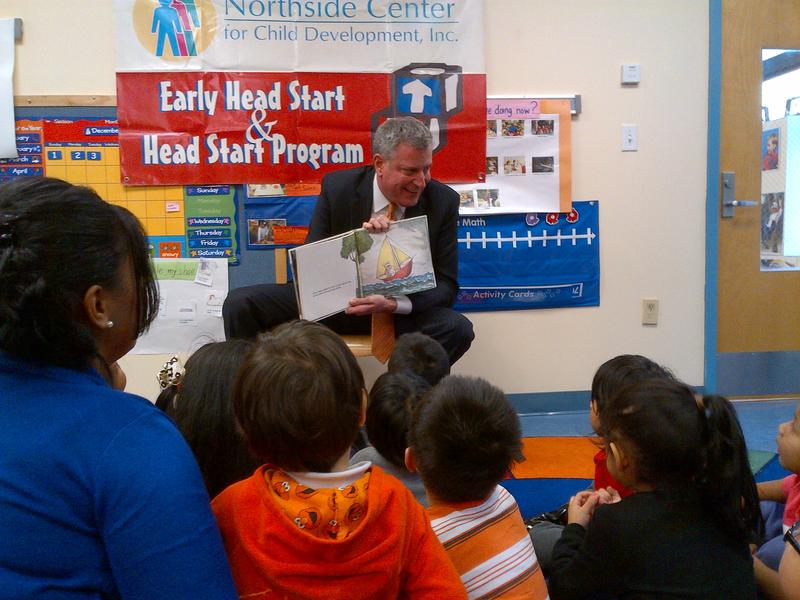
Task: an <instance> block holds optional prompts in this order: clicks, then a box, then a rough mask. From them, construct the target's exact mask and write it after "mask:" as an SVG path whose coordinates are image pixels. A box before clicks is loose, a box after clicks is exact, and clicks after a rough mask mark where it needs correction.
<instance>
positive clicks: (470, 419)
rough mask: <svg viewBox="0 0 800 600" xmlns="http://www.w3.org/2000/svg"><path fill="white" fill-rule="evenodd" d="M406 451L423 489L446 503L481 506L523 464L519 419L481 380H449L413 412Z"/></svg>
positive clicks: (500, 395) (496, 391)
mask: <svg viewBox="0 0 800 600" xmlns="http://www.w3.org/2000/svg"><path fill="white" fill-rule="evenodd" d="M409 445H410V446H411V448H412V450H413V453H414V461H415V463H416V467H417V470H418V471H419V473H420V475H421V477H422V481H423V483H424V484H425V488H426V489H427V490H428V491H429V492H430V493H431V494H432V495H433V496H435V497H436V498H437V499H439V500H442V501H445V502H475V501H482V500H485V499H486V498H487V497H488V496H489V494H490V493H491V491H492V490H493V489H494V487H495V486H496V485H497V483H498V482H499V481H500V480H501V479H503V477H504V476H505V475H506V473H507V472H508V469H509V468H510V467H511V466H512V464H513V463H514V462H519V461H522V460H524V457H523V455H522V440H521V430H520V424H519V417H518V416H517V413H516V412H515V411H514V409H513V408H512V407H511V405H510V404H509V403H508V400H507V399H506V397H505V394H503V392H502V391H501V390H500V389H498V388H496V387H495V386H493V385H491V384H490V383H489V382H488V381H486V380H484V379H478V378H474V377H463V376H460V375H449V376H447V377H445V378H444V379H442V381H440V382H439V384H438V385H437V386H435V387H433V388H431V390H430V391H429V392H428V393H427V394H425V396H424V397H423V398H422V400H421V401H420V403H419V405H418V406H417V409H416V411H414V417H413V419H412V425H411V430H410V432H409Z"/></svg>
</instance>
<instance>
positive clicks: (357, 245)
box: [340, 229, 373, 264]
mask: <svg viewBox="0 0 800 600" xmlns="http://www.w3.org/2000/svg"><path fill="white" fill-rule="evenodd" d="M372 243H373V239H372V236H371V235H370V234H369V233H368V232H367V231H366V230H365V229H357V230H356V231H355V233H354V235H348V236H345V237H344V238H343V239H342V251H341V252H340V255H341V257H342V258H349V259H350V260H352V261H353V262H357V264H361V263H363V262H364V254H365V253H366V252H367V251H368V250H369V249H370V248H372Z"/></svg>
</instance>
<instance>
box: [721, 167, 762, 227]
mask: <svg viewBox="0 0 800 600" xmlns="http://www.w3.org/2000/svg"><path fill="white" fill-rule="evenodd" d="M735 188H736V176H735V175H734V174H733V172H731V171H725V172H723V173H722V217H723V218H724V219H730V218H733V217H734V216H735V215H736V210H735V209H736V207H737V206H758V200H735V199H734V193H735Z"/></svg>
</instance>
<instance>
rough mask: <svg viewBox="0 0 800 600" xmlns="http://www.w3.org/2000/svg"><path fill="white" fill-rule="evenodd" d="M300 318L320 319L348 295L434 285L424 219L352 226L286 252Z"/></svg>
mask: <svg viewBox="0 0 800 600" xmlns="http://www.w3.org/2000/svg"><path fill="white" fill-rule="evenodd" d="M289 262H290V264H291V267H292V272H293V275H294V289H295V294H296V295H297V306H298V308H299V310H300V318H301V319H307V320H309V321H318V320H319V319H324V318H325V317H328V316H330V315H334V314H336V313H339V312H342V311H344V310H345V309H346V308H347V303H348V301H349V300H350V299H351V298H355V297H364V296H370V295H372V294H380V295H382V296H397V295H401V294H402V295H408V294H413V293H414V292H421V291H423V290H428V289H431V288H434V287H436V276H435V274H434V272H433V260H432V259H431V248H430V240H429V238H428V217H427V216H424V215H423V216H421V217H414V218H412V219H404V220H402V221H394V222H392V224H391V226H390V227H389V229H388V231H386V232H385V233H369V232H368V231H367V230H366V229H353V230H351V231H348V232H346V233H342V234H339V235H335V236H333V237H329V238H326V239H324V240H319V241H317V242H312V243H310V244H304V245H303V246H298V247H296V248H292V249H291V250H289Z"/></svg>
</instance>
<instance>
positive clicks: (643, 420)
mask: <svg viewBox="0 0 800 600" xmlns="http://www.w3.org/2000/svg"><path fill="white" fill-rule="evenodd" d="M600 422H601V424H602V426H603V430H604V432H605V435H606V440H607V442H609V443H611V442H614V441H617V440H620V439H621V440H622V442H623V443H624V442H626V441H627V442H628V444H629V445H628V447H629V451H630V452H632V453H633V456H634V464H635V465H636V476H637V478H638V479H640V480H641V481H642V482H646V483H648V484H650V485H653V486H656V487H657V488H676V487H685V486H695V487H696V488H697V489H698V490H699V492H700V494H701V497H702V499H703V503H704V505H705V506H706V508H707V511H708V513H709V515H713V517H714V518H715V519H718V520H719V522H720V524H721V525H722V527H723V528H724V529H725V530H726V531H728V532H730V533H731V534H732V536H733V537H735V538H737V539H739V540H745V541H752V539H753V538H754V536H755V535H760V532H761V512H760V510H759V504H758V492H757V491H756V485H755V481H754V479H753V474H752V472H751V470H750V464H749V461H748V457H747V447H746V445H745V441H744V435H743V434H742V430H741V427H740V426H739V421H738V420H737V418H736V413H735V412H734V409H733V406H732V405H731V403H730V402H728V400H726V399H725V398H723V397H722V396H703V397H700V396H696V395H695V394H694V393H693V391H692V390H691V388H689V387H688V386H687V385H686V384H684V383H681V382H679V381H675V380H668V379H663V378H662V379H647V380H643V381H638V382H635V383H633V384H631V385H628V386H626V387H624V388H622V389H621V390H620V391H619V392H618V393H617V394H615V395H614V396H612V397H611V398H610V399H609V400H608V403H607V404H606V407H605V409H604V411H603V413H602V414H601V415H600Z"/></svg>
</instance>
